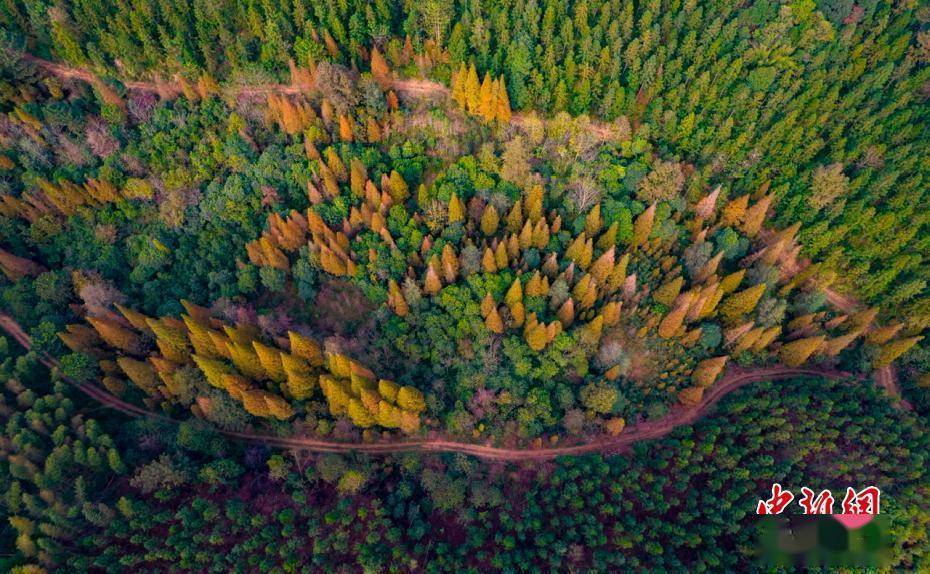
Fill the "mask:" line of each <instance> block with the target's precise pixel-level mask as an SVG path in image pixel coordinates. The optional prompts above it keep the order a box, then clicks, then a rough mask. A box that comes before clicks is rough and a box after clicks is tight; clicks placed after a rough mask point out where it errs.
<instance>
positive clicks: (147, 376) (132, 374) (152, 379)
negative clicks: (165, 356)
mask: <svg viewBox="0 0 930 574" xmlns="http://www.w3.org/2000/svg"><path fill="white" fill-rule="evenodd" d="M116 362H117V364H119V367H120V369H122V370H123V372H124V373H126V376H127V377H129V380H130V381H132V382H133V383H134V384H135V385H136V386H137V387H139V388H140V389H142V390H143V391H145V392H146V393H147V394H149V395H153V394H155V392H156V390H157V388H158V378H157V375H156V373H155V369H153V368H152V366H151V365H149V364H148V363H146V362H144V361H137V360H135V359H130V358H129V357H118V358H117V359H116Z"/></svg>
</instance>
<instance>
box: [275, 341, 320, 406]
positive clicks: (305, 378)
mask: <svg viewBox="0 0 930 574" xmlns="http://www.w3.org/2000/svg"><path fill="white" fill-rule="evenodd" d="M281 366H282V367H283V368H284V372H285V373H286V374H287V390H288V392H289V393H291V396H292V397H294V398H295V399H297V400H299V401H302V400H306V399H308V398H310V396H311V395H312V394H313V389H314V387H315V386H316V383H317V377H316V376H315V375H314V374H313V373H312V372H311V370H310V365H308V364H307V362H306V361H305V360H303V359H301V358H300V357H298V356H296V355H292V354H290V353H285V352H284V351H281Z"/></svg>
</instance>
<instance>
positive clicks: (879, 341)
mask: <svg viewBox="0 0 930 574" xmlns="http://www.w3.org/2000/svg"><path fill="white" fill-rule="evenodd" d="M903 328H904V323H894V324H892V325H886V326H884V327H879V328H877V329H873V330H872V331H869V334H868V335H866V337H865V341H866V342H867V343H868V344H870V345H884V344H885V343H887V342H888V341H890V340H891V339H892V338H894V336H895V335H897V334H898V332H899V331H900V330H901V329H903ZM101 335H102V334H101ZM104 340H106V339H104Z"/></svg>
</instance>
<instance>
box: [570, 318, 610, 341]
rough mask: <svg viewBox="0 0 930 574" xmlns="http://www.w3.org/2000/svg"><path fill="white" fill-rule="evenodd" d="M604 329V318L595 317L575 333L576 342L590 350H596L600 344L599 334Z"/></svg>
mask: <svg viewBox="0 0 930 574" xmlns="http://www.w3.org/2000/svg"><path fill="white" fill-rule="evenodd" d="M603 329H604V317H603V316H601V315H597V316H596V317H594V319H591V320H590V321H588V322H587V323H585V324H584V325H583V326H582V327H580V328H579V329H578V331H577V333H578V340H579V341H580V342H581V343H582V344H583V345H586V346H588V347H589V348H591V349H597V346H598V345H599V344H600V342H601V332H602V331H603Z"/></svg>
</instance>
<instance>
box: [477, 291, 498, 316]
mask: <svg viewBox="0 0 930 574" xmlns="http://www.w3.org/2000/svg"><path fill="white" fill-rule="evenodd" d="M496 308H497V303H495V302H494V297H492V296H491V294H490V293H487V294H485V296H484V299H482V300H481V316H482V317H485V318H487V316H488V315H490V314H491V311H493V310H494V309H496Z"/></svg>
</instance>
